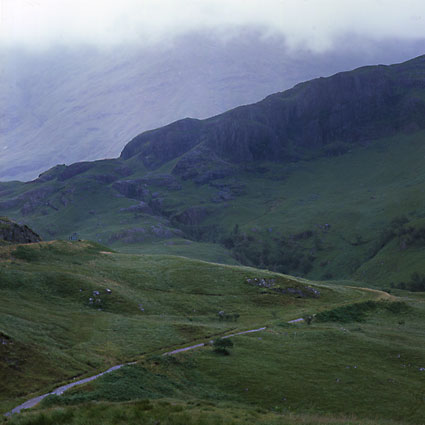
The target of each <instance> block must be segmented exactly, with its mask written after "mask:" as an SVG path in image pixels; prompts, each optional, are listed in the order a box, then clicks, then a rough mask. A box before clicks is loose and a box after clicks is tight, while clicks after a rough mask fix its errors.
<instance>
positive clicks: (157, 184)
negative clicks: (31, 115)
mask: <svg viewBox="0 0 425 425" xmlns="http://www.w3.org/2000/svg"><path fill="white" fill-rule="evenodd" d="M424 74H425V57H424V56H421V57H419V58H417V59H414V60H411V61H409V62H406V63H403V64H398V65H392V66H388V67H385V66H377V67H366V68H360V69H357V70H354V71H351V72H345V73H341V74H337V75H335V76H333V77H329V78H321V79H317V80H312V81H310V82H307V83H303V84H300V85H298V86H296V87H294V88H293V89H291V90H288V91H286V92H283V93H277V94H275V95H271V96H269V97H268V98H266V99H265V100H263V101H261V102H259V103H256V104H253V105H248V106H243V107H239V108H236V109H234V110H231V111H228V112H226V113H224V114H221V115H218V116H216V117H213V118H209V119H206V120H195V119H186V120H182V121H178V122H175V123H173V124H170V125H168V126H166V127H163V128H160V129H157V130H152V131H148V132H145V133H142V134H141V135H140V136H137V137H136V138H135V139H133V140H132V141H131V142H130V143H129V144H128V145H127V146H126V147H125V149H124V150H123V152H122V154H121V156H120V158H117V159H111V160H103V161H96V162H80V163H75V164H72V165H70V166H65V165H59V166H56V167H54V168H52V169H50V170H48V171H46V172H44V173H42V174H41V175H40V177H39V178H38V179H36V180H34V181H32V182H27V183H19V182H9V183H3V184H0V212H1V214H4V215H7V216H9V217H13V218H14V219H16V220H19V221H24V222H26V223H28V224H29V225H31V226H32V227H33V228H34V229H36V230H37V231H38V232H40V234H41V235H42V236H43V237H44V238H46V239H53V238H69V237H73V238H77V239H78V238H82V239H91V240H96V241H98V242H101V243H106V244H108V245H110V246H113V247H115V248H117V249H120V250H122V251H125V252H148V253H149V252H155V253H171V254H177V255H186V256H189V257H194V258H200V259H205V260H210V261H218V262H222V263H237V262H239V263H243V264H246V265H250V266H256V267H264V268H268V269H271V270H275V271H278V272H283V273H290V274H296V275H301V276H305V277H308V278H314V279H350V278H353V277H354V278H356V280H359V281H365V282H368V283H369V284H371V285H378V286H381V287H386V288H389V287H390V286H391V284H392V283H393V284H394V285H398V284H399V283H400V282H402V281H403V282H407V281H409V279H410V278H411V275H412V273H413V272H417V273H419V275H420V276H421V275H423V274H424V273H425V266H424V264H423V261H422V260H421V259H422V258H423V252H424V248H425V242H424V238H423V228H424V221H423V220H424V211H425V205H424V200H423V196H422V193H423V190H425V174H424V173H425V172H424V169H423V157H424V156H425V144H424V143H423V142H424V138H425V136H424V134H425V132H424V127H425V84H424V81H425V78H424ZM384 265H388V267H386V266H384Z"/></svg>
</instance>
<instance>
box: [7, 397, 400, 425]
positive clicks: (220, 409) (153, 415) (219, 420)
mask: <svg viewBox="0 0 425 425" xmlns="http://www.w3.org/2000/svg"><path fill="white" fill-rule="evenodd" d="M247 423H248V424H256V425H320V424H322V425H325V424H326V425H359V424H361V425H397V424H399V422H395V421H386V420H367V419H362V420H361V421H359V419H357V418H353V417H345V416H342V415H336V416H324V415H314V414H296V413H291V412H285V414H282V413H281V412H273V411H267V410H266V409H261V408H260V409H259V408H257V409H255V408H249V407H246V406H243V407H240V406H234V405H231V404H229V403H213V402H210V401H197V402H189V403H183V402H179V401H176V400H168V399H165V400H161V401H159V402H156V401H149V400H140V401H136V402H129V403H120V404H116V403H105V402H101V403H96V404H83V405H80V406H78V407H67V408H61V407H60V408H55V409H50V410H46V411H43V412H42V413H33V414H31V413H29V414H28V413H27V414H23V415H21V416H19V417H15V418H13V419H12V420H11V421H10V422H9V424H10V425H36V424H37V425H56V424H64V425H99V424H102V425H140V424H143V425H159V424H161V425H199V424H201V425H219V424H220V425H239V424H247Z"/></svg>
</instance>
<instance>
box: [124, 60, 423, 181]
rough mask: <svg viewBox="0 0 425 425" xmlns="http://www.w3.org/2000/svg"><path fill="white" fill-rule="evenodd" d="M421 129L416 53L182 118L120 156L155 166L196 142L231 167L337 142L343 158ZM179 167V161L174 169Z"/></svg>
mask: <svg viewBox="0 0 425 425" xmlns="http://www.w3.org/2000/svg"><path fill="white" fill-rule="evenodd" d="M424 127H425V56H421V57H418V58H416V59H414V60H412V61H410V62H406V63H403V64H400V65H393V66H382V65H381V66H375V67H368V68H359V69H357V70H354V71H351V72H347V73H340V74H337V75H334V76H332V77H328V78H319V79H315V80H312V81H308V82H306V83H302V84H298V85H297V86H295V87H294V88H293V89H291V90H287V91H285V92H282V93H277V94H274V95H271V96H268V97H267V98H266V99H264V100H262V101H261V102H258V103H255V104H252V105H247V106H241V107H239V108H236V109H234V110H231V111H228V112H225V113H224V114H222V115H219V116H216V117H213V118H210V119H208V120H204V121H196V120H184V121H179V122H176V123H173V124H170V125H169V126H166V127H163V128H160V129H158V130H153V131H150V132H146V133H143V134H141V135H139V136H137V137H136V138H135V139H133V140H132V141H131V142H130V143H128V144H127V146H126V147H125V148H124V150H123V151H122V153H121V157H122V158H123V159H129V158H131V157H133V156H135V155H138V156H139V158H140V160H142V161H143V163H144V165H145V166H146V167H148V168H151V169H155V168H158V167H159V166H160V165H162V164H164V163H165V162H167V161H169V160H170V159H173V158H175V157H177V156H179V155H181V154H184V153H186V152H188V151H189V150H191V149H193V148H195V147H196V146H201V145H202V148H203V149H204V150H207V151H210V152H212V153H213V154H216V155H218V157H219V158H221V159H223V160H229V161H230V162H232V163H243V162H252V161H258V160H273V161H288V160H293V159H301V158H310V157H312V156H314V155H317V154H318V153H319V152H320V150H321V149H323V147H325V146H326V145H331V144H334V143H339V145H331V146H328V148H329V149H331V148H332V147H334V148H335V149H336V150H338V149H340V150H341V151H342V152H339V153H343V151H344V149H345V150H347V149H348V148H349V147H350V145H352V144H361V143H364V142H366V141H367V140H371V139H376V138H378V137H382V136H388V135H392V134H395V133H397V132H399V131H412V130H417V129H422V128H424ZM337 153H338V152H337ZM190 155H191V156H192V157H193V156H194V153H193V151H192V152H191V154H190ZM199 155H201V156H202V155H209V157H211V156H210V154H209V153H201V152H200V153H199ZM180 168H182V166H180V167H179V164H177V166H176V168H175V170H174V171H175V172H176V173H179V172H181V170H180Z"/></svg>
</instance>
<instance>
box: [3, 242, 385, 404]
mask: <svg viewBox="0 0 425 425" xmlns="http://www.w3.org/2000/svg"><path fill="white" fill-rule="evenodd" d="M105 249H106V248H105V247H102V246H100V245H99V246H98V245H96V244H93V243H89V242H75V243H71V242H53V243H50V242H47V243H38V244H31V245H18V246H5V247H1V248H0V291H1V299H2V303H1V305H0V324H1V328H0V331H1V338H2V344H1V345H0V349H1V359H2V361H1V371H0V374H1V379H0V380H1V382H2V387H1V388H2V389H1V399H2V401H1V408H2V409H7V408H11V407H13V406H14V405H16V404H17V402H18V401H20V400H24V399H25V398H28V397H29V394H31V393H36V392H38V391H47V390H49V389H51V388H52V387H53V386H57V385H58V384H59V383H61V382H63V381H67V380H69V379H70V378H72V377H75V376H80V375H82V374H86V373H89V374H93V373H94V372H95V371H98V370H104V369H106V368H107V367H109V366H111V365H114V364H118V363H121V362H123V361H129V360H131V359H137V358H138V357H139V356H140V355H142V354H144V353H152V352H155V351H157V350H162V351H166V349H167V348H168V347H176V346H179V345H182V344H187V343H189V342H191V341H195V340H196V341H198V340H201V341H202V340H205V338H211V337H212V336H214V335H219V334H223V333H225V332H226V331H230V330H233V329H242V330H244V329H250V328H254V327H259V326H266V325H268V324H270V323H272V322H274V321H276V320H278V321H285V320H289V319H292V318H296V317H299V316H302V315H303V314H305V313H307V312H317V311H320V310H322V309H326V308H329V307H330V306H334V305H338V304H341V303H346V302H353V301H363V300H367V299H373V298H377V297H378V298H379V297H381V296H382V295H381V293H379V292H376V293H375V292H373V291H365V290H362V289H358V288H349V287H343V286H335V287H334V286H332V285H325V284H320V285H318V284H315V285H316V287H317V289H318V290H319V291H320V297H315V296H314V294H313V293H312V291H311V290H310V289H308V288H309V287H310V282H308V281H304V280H302V279H296V278H292V277H289V276H284V275H277V274H275V273H271V272H267V271H260V270H257V269H251V268H247V267H235V266H223V265H218V264H213V263H206V262H202V261H198V260H190V259H186V258H183V257H172V256H149V255H127V254H118V253H111V252H109V251H105ZM247 278H250V279H254V278H258V279H260V278H265V279H275V281H274V282H273V283H272V285H273V288H265V287H260V286H257V285H255V284H253V283H248V281H247ZM267 282H269V280H267ZM270 282H271V281H270ZM285 288H292V289H291V290H301V291H302V292H303V294H301V295H303V296H302V297H300V295H299V293H281V292H279V291H281V290H284V289H285ZM106 289H110V290H111V291H112V292H111V293H110V294H108V293H107V291H106ZM94 291H98V292H99V294H98V295H97V294H95V293H94ZM90 298H91V299H92V301H90ZM220 311H224V314H225V316H224V318H223V319H221V318H220V316H219V315H218V312H220ZM235 315H238V316H237V317H235Z"/></svg>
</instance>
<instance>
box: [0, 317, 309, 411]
mask: <svg viewBox="0 0 425 425" xmlns="http://www.w3.org/2000/svg"><path fill="white" fill-rule="evenodd" d="M303 320H304V319H295V320H291V321H289V322H288V323H297V322H301V321H303ZM265 329H266V327H263V328H258V329H251V330H249V331H242V332H237V333H234V334H231V335H225V336H223V337H222V338H230V337H232V336H236V335H244V334H249V333H252V332H260V331H264V330H265ZM205 345H208V343H206V344H204V343H202V344H196V345H191V346H189V347H184V348H178V349H177V350H173V351H168V352H167V353H164V354H163V355H164V356H171V355H173V354H177V353H182V352H184V351H189V350H193V349H195V348H201V347H204V346H205ZM135 363H136V362H131V363H124V364H120V365H117V366H113V367H111V368H109V369H108V370H105V372H101V373H98V374H97V375H93V376H90V377H88V378H84V379H80V380H79V381H74V382H71V383H69V384H66V385H62V386H61V387H59V388H56V389H55V390H53V391H52V392H50V393H47V394H43V395H40V396H38V397H34V398H32V399H30V400H28V401H26V402H25V403H22V404H20V405H19V406H16V407H15V408H14V409H12V410H11V411H10V412H7V413H6V414H5V416H11V415H13V414H14V413H20V412H21V410H23V409H29V408H31V407H34V406H35V405H37V404H38V403H40V401H41V400H43V399H44V398H45V397H47V396H49V395H52V394H56V395H61V394H63V393H64V392H65V391H67V390H69V389H70V388H72V387H75V386H77V385H82V384H86V383H87V382H90V381H94V380H95V379H97V378H99V377H100V376H102V375H105V374H106V373H110V372H113V371H114V370H118V369H121V368H122V367H123V366H127V365H131V364H135Z"/></svg>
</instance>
